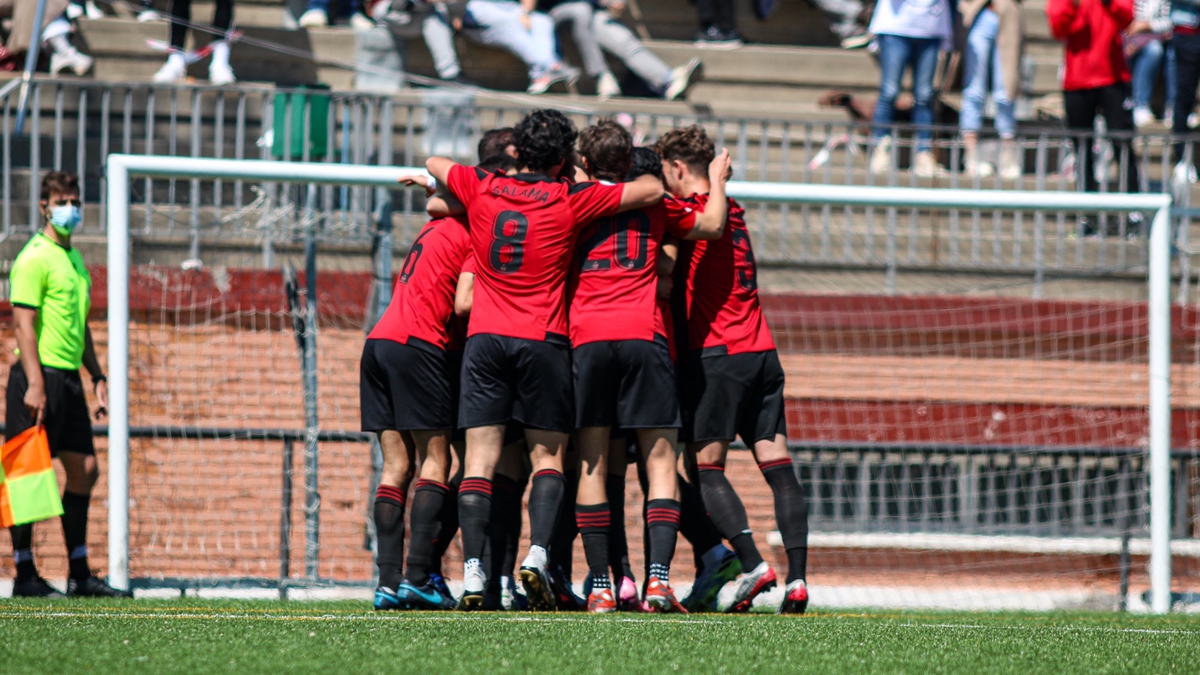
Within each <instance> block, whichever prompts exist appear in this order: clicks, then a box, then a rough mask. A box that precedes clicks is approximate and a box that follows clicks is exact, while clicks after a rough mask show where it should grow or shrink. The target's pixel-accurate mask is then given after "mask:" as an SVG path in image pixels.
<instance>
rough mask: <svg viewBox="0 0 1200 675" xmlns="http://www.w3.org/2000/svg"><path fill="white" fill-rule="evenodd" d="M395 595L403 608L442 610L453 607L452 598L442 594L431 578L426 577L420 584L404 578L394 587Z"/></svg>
mask: <svg viewBox="0 0 1200 675" xmlns="http://www.w3.org/2000/svg"><path fill="white" fill-rule="evenodd" d="M396 597H397V598H399V600H400V604H402V605H403V606H404V608H405V609H424V610H442V609H454V605H455V603H454V598H453V597H450V596H446V595H442V593H441V591H439V590H438V588H437V586H435V585H434V583H433V579H426V580H425V583H423V584H421V585H420V586H417V585H416V584H413V583H411V582H409V580H408V579H405V580H404V581H401V582H400V588H398V589H396Z"/></svg>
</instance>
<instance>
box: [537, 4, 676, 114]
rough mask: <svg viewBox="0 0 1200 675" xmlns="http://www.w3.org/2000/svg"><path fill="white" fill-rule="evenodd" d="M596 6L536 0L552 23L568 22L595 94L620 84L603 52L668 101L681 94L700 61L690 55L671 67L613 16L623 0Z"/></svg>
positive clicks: (615, 90)
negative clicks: (591, 78)
mask: <svg viewBox="0 0 1200 675" xmlns="http://www.w3.org/2000/svg"><path fill="white" fill-rule="evenodd" d="M600 2H601V4H602V5H603V6H598V5H596V4H594V3H593V2H592V0H539V2H538V9H540V10H542V11H544V12H546V13H547V14H549V15H550V18H551V19H554V25H555V27H558V26H560V25H563V24H570V25H571V34H572V35H573V36H574V38H575V45H576V46H577V47H579V54H580V56H581V57H583V69H584V72H586V73H587V74H588V75H589V76H590V77H593V78H596V95H597V96H599V97H600V98H601V99H607V98H612V97H613V96H620V95H621V85H619V84H617V78H616V77H613V74H612V71H610V70H609V69H608V63H607V62H606V61H605V60H604V52H603V51H601V48H603V49H604V50H606V51H608V52H609V53H610V54H612V55H614V56H616V57H617V58H619V59H621V60H622V61H623V62H624V63H625V66H626V67H627V68H629V70H631V71H633V72H634V73H636V74H637V76H638V77H640V78H642V80H644V81H645V82H646V84H647V85H649V86H650V88H651V89H653V90H654V91H655V92H657V93H658V94H659V95H661V96H662V97H663V98H664V99H666V100H668V101H674V100H675V99H677V98H680V97H682V96H683V95H684V94H685V93H686V92H687V88H688V86H689V85H690V84H691V82H692V75H693V74H694V73H695V72H696V68H697V67H699V65H700V60H699V59H692V60H690V61H688V62H687V63H686V64H685V65H682V66H679V67H678V68H674V69H672V68H671V67H670V66H668V65H667V64H665V63H663V60H662V59H660V58H658V56H657V55H656V54H655V53H654V52H652V51H650V50H649V49H646V47H645V45H643V44H642V42H641V41H640V40H638V39H637V36H635V35H634V34H633V32H632V31H630V30H629V29H628V28H626V27H625V26H624V25H622V24H621V23H620V22H619V21H618V20H617V18H618V17H620V15H621V12H623V11H624V10H625V0H600Z"/></svg>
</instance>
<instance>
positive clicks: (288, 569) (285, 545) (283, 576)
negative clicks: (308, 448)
mask: <svg viewBox="0 0 1200 675" xmlns="http://www.w3.org/2000/svg"><path fill="white" fill-rule="evenodd" d="M292 447H293V443H292V439H290V438H285V439H284V440H283V493H282V495H281V496H280V509H279V599H280V600H287V582H288V578H289V577H291V576H292V466H293V459H292V457H293V450H292Z"/></svg>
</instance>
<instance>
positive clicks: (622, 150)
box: [579, 120, 633, 183]
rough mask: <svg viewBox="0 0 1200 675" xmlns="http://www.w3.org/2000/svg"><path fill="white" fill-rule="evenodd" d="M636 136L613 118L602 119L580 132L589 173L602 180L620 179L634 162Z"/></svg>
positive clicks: (580, 146)
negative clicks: (631, 134)
mask: <svg viewBox="0 0 1200 675" xmlns="http://www.w3.org/2000/svg"><path fill="white" fill-rule="evenodd" d="M632 154H633V136H630V135H629V130H628V129H626V128H625V127H623V126H621V125H620V124H618V123H617V122H614V121H613V120H600V121H599V122H597V123H596V124H593V125H592V126H590V127H588V128H586V129H584V130H583V132H582V133H580V134H579V155H580V156H581V157H583V158H584V159H586V160H587V163H588V165H587V169H588V173H590V174H591V175H593V176H595V177H596V178H599V179H601V180H607V181H612V182H614V183H617V182H620V181H621V180H622V179H623V178H624V177H625V174H627V173H629V167H630V166H631V164H632V162H633V158H632Z"/></svg>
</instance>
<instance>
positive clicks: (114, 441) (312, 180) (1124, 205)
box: [106, 154, 1172, 613]
mask: <svg viewBox="0 0 1200 675" xmlns="http://www.w3.org/2000/svg"><path fill="white" fill-rule="evenodd" d="M419 171H423V169H421V168H418V167H388V166H364V165H330V164H311V163H295V162H274V161H239V160H219V159H200V158H186V157H164V156H133V155H121V154H114V155H109V156H108V158H107V166H106V177H107V188H106V189H107V215H108V219H107V222H108V226H107V227H108V233H107V234H108V256H107V263H108V270H107V274H108V277H107V289H108V303H109V304H108V321H109V352H108V361H109V396H110V402H109V414H110V423H109V454H108V485H109V511H108V520H109V533H108V537H109V578H110V583H111V584H112V585H113V586H114V587H117V588H129V587H130V576H131V575H130V557H129V556H130V474H129V469H130V454H129V449H130V372H131V367H130V363H131V362H130V332H129V329H130V319H131V314H130V278H131V275H130V271H131V254H132V251H131V246H130V241H131V239H130V238H131V227H130V207H131V198H130V194H131V193H130V186H131V179H132V178H133V177H138V178H147V179H166V178H178V179H197V180H212V181H235V180H245V181H263V182H270V181H278V182H285V183H293V184H322V185H341V186H361V187H371V188H392V189H395V188H396V178H397V177H398V176H399V175H401V174H404V173H412V172H419ZM728 193H729V195H730V196H732V197H735V198H737V199H739V200H743V201H750V202H755V203H778V204H794V205H807V206H822V207H823V206H846V207H859V208H864V207H865V208H884V209H891V208H897V209H941V210H949V209H961V210H966V211H970V210H993V209H996V210H1005V211H1014V212H1022V211H1024V212H1031V211H1041V212H1058V213H1061V212H1070V211H1078V212H1089V213H1097V212H1099V213H1111V214H1120V213H1129V212H1134V211H1137V212H1142V213H1145V214H1153V216H1152V218H1151V219H1150V220H1151V223H1152V224H1151V228H1150V235H1149V264H1148V266H1147V269H1148V295H1147V296H1146V297H1147V299H1148V312H1147V315H1148V367H1149V377H1148V382H1149V391H1148V420H1149V424H1148V439H1149V440H1148V444H1147V447H1148V462H1147V464H1148V467H1149V470H1148V472H1147V473H1148V478H1149V511H1150V513H1149V530H1150V563H1149V567H1150V575H1149V577H1150V587H1151V598H1150V608H1151V610H1152V611H1154V612H1158V613H1162V612H1167V611H1169V610H1170V606H1171V595H1170V588H1171V551H1170V537H1171V519H1172V513H1171V490H1172V484H1171V483H1172V480H1171V421H1172V417H1171V300H1170V295H1171V292H1170V288H1171V240H1172V237H1171V220H1170V208H1171V198H1170V196H1168V195H1157V194H1156V195H1150V194H1111V193H1108V194H1094V193H1062V192H1029V191H1011V190H958V189H920V188H888V187H852V186H836V185H814V184H792V183H746V182H731V183H730V184H729V186H728Z"/></svg>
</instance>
